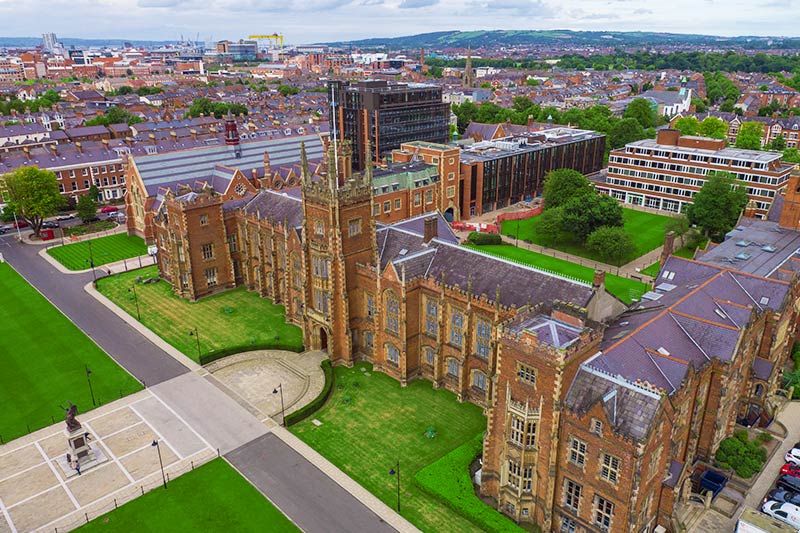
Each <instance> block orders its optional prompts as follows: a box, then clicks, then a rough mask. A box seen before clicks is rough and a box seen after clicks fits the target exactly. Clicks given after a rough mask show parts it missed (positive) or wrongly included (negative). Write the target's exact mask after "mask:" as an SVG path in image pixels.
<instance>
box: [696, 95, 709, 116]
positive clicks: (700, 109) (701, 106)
mask: <svg viewBox="0 0 800 533" xmlns="http://www.w3.org/2000/svg"><path fill="white" fill-rule="evenodd" d="M692 105H693V106H694V110H695V112H696V113H705V112H706V111H708V106H707V105H706V103H705V102H704V101H703V100H702V99H700V98H692Z"/></svg>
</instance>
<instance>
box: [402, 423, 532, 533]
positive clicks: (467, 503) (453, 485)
mask: <svg viewBox="0 0 800 533" xmlns="http://www.w3.org/2000/svg"><path fill="white" fill-rule="evenodd" d="M482 446H483V435H477V436H476V437H475V438H474V439H472V440H469V441H467V442H465V443H464V444H462V445H461V446H459V447H458V448H456V449H455V450H453V451H451V452H450V453H448V454H447V455H445V456H444V457H442V458H440V459H439V460H437V461H436V462H434V463H431V464H429V465H428V466H426V467H425V468H423V469H422V470H420V471H419V472H417V474H416V475H415V476H414V481H415V482H416V483H417V485H418V486H419V487H420V488H421V489H422V490H423V491H425V492H426V493H428V494H430V495H431V496H433V497H434V498H437V499H439V500H440V501H441V502H442V503H444V504H445V505H447V506H448V507H450V508H451V509H453V510H454V511H455V512H457V513H459V514H460V515H462V516H463V517H465V518H467V519H468V520H469V521H470V522H472V523H473V524H475V525H476V526H478V527H479V528H480V529H482V530H484V531H507V532H513V533H520V532H521V531H523V530H522V529H521V528H520V527H519V526H518V525H517V524H516V523H514V522H513V521H512V520H511V519H509V518H507V517H505V516H503V515H502V514H500V513H499V512H498V511H496V510H495V509H493V508H492V507H489V506H488V505H486V504H485V503H483V502H482V501H481V500H480V499H479V498H478V497H477V496H476V495H475V490H474V489H473V488H472V478H471V477H470V475H469V465H470V464H471V463H472V461H473V460H475V457H477V456H478V454H479V453H481V448H482Z"/></svg>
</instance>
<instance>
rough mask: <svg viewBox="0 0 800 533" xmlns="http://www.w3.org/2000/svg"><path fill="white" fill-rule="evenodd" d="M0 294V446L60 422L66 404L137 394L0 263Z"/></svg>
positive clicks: (99, 353) (131, 380)
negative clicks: (0, 354) (1, 299)
mask: <svg viewBox="0 0 800 533" xmlns="http://www.w3.org/2000/svg"><path fill="white" fill-rule="evenodd" d="M0 294H2V295H3V304H2V305H1V306H0V353H2V354H3V357H2V359H0V404H2V405H3V408H2V410H0V442H2V441H4V442H8V441H10V440H12V439H14V438H17V437H19V436H21V435H24V434H26V433H30V432H31V431H35V430H37V429H39V428H42V427H45V426H48V425H50V424H52V423H53V422H54V421H55V420H59V419H62V418H63V416H64V411H63V410H62V409H61V408H60V407H59V406H61V405H66V403H67V400H70V401H72V402H73V403H75V404H77V405H78V406H80V407H81V408H82V409H85V408H86V407H87V406H91V405H92V400H93V398H94V401H95V403H97V404H101V403H108V402H110V401H112V400H116V399H118V398H121V397H123V396H126V395H128V394H131V393H133V392H136V391H138V390H141V388H142V386H141V385H140V384H139V382H138V381H137V380H136V379H134V378H133V377H132V376H131V375H129V374H128V373H127V372H125V370H123V369H122V368H121V367H120V366H119V365H117V363H116V362H115V361H114V360H112V359H111V358H110V357H108V355H106V353H105V352H103V350H101V349H100V348H99V347H98V346H97V345H96V344H95V343H94V342H92V340H91V339H89V338H88V337H87V336H86V335H85V334H84V333H83V332H82V331H81V330H80V329H78V328H77V327H76V326H75V325H74V324H73V323H72V322H71V321H70V320H69V319H68V318H67V317H65V316H64V315H63V314H61V312H60V311H59V310H58V309H56V308H55V307H53V305H52V304H51V303H50V302H48V301H47V300H46V299H45V298H44V297H43V296H42V295H41V294H40V293H39V292H38V291H36V289H34V288H33V287H31V285H30V284H28V282H27V281H26V280H25V279H24V278H23V277H22V276H20V275H19V274H18V273H17V272H16V271H14V269H12V268H11V266H10V265H8V264H7V263H0ZM87 369H89V370H90V371H91V374H90V375H89V376H87V372H86V370H87ZM87 378H88V379H87ZM90 383H91V389H90Z"/></svg>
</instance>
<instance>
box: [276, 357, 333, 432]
mask: <svg viewBox="0 0 800 533" xmlns="http://www.w3.org/2000/svg"><path fill="white" fill-rule="evenodd" d="M319 366H321V367H322V372H323V373H324V374H325V385H324V386H323V387H322V391H321V392H320V393H319V395H318V396H317V397H316V398H314V399H313V400H312V401H311V403H309V404H308V405H306V406H305V407H301V408H300V409H298V410H297V411H295V412H293V413H289V414H288V415H286V417H285V418H284V425H285V426H287V427H288V426H293V425H295V424H297V423H298V422H301V421H303V420H305V419H306V418H308V417H309V416H311V415H313V414H314V413H316V412H317V411H318V410H319V409H320V408H321V407H322V406H323V405H325V402H327V401H328V398H329V397H330V395H331V391H332V390H333V367H332V366H331V362H330V360H328V359H325V360H324V361H322V363H321V364H320V365H319Z"/></svg>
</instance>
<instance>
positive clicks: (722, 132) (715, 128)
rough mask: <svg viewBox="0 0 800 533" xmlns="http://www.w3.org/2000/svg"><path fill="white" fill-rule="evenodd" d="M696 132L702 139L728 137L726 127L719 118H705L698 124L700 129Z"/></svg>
mask: <svg viewBox="0 0 800 533" xmlns="http://www.w3.org/2000/svg"><path fill="white" fill-rule="evenodd" d="M697 132H698V133H699V134H700V136H702V137H711V138H712V139H726V138H727V137H728V125H727V124H726V123H725V121H724V120H722V119H720V118H717V117H706V118H704V119H703V122H701V123H700V128H699V129H698V130H697Z"/></svg>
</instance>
